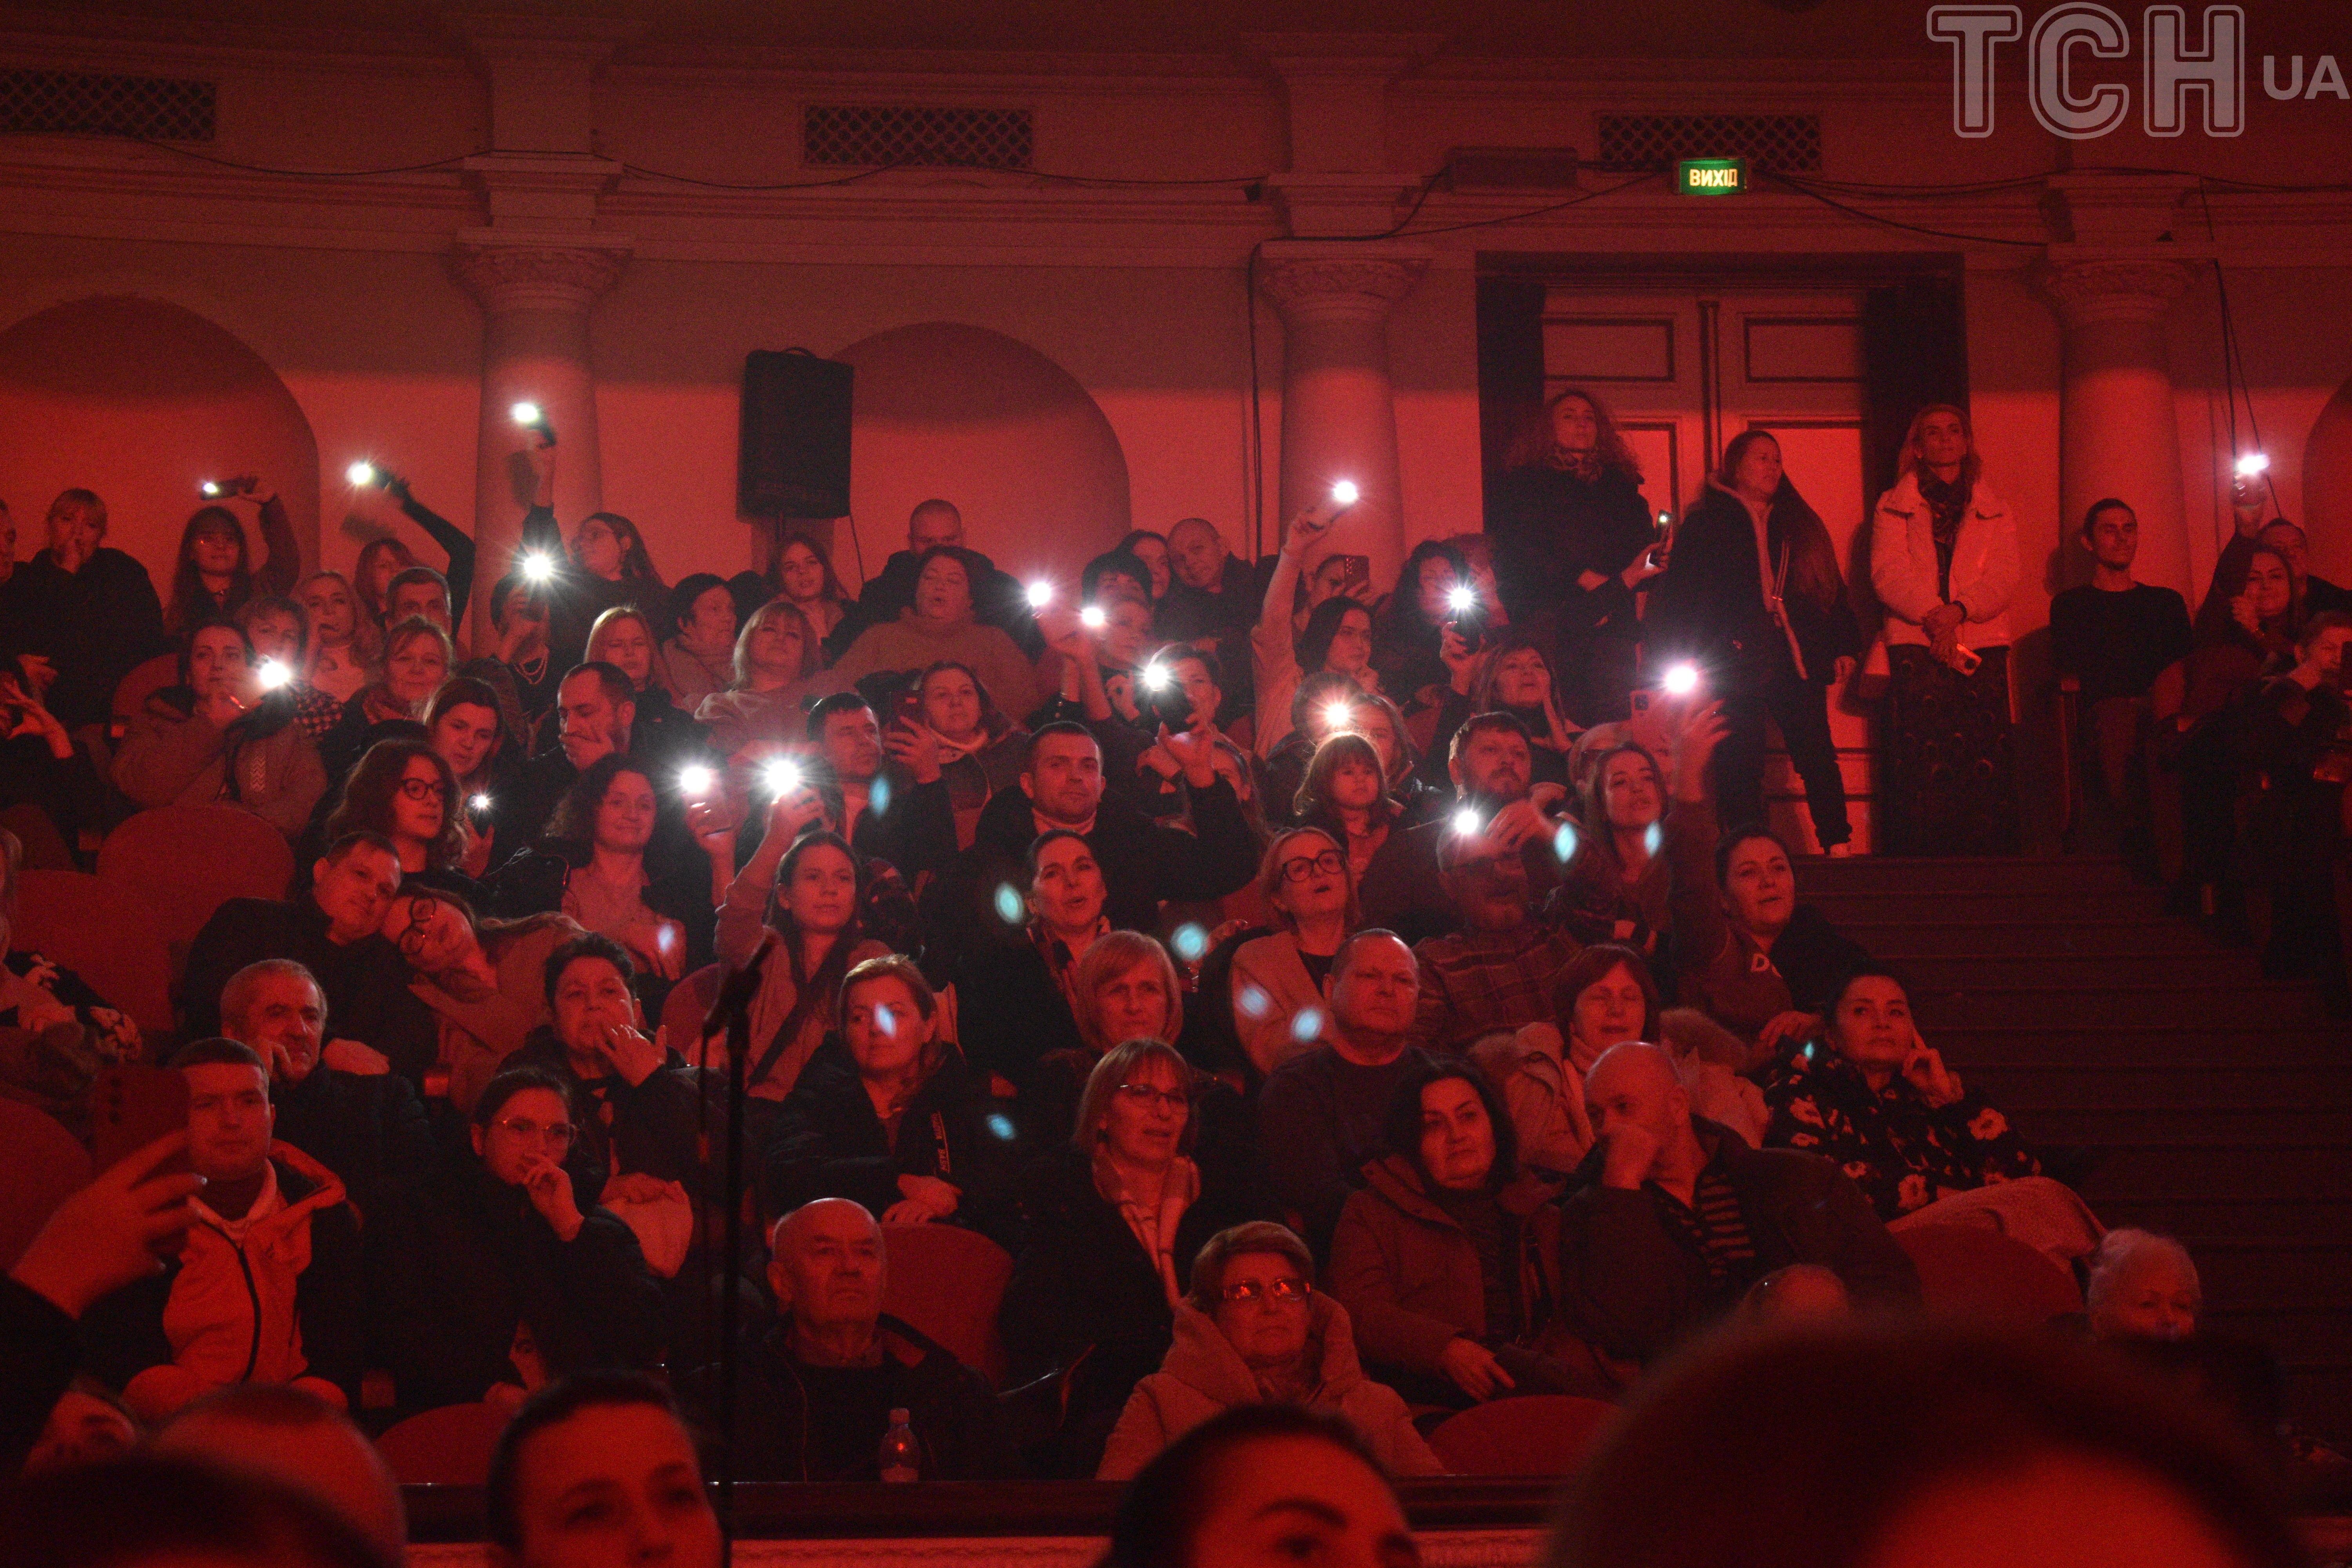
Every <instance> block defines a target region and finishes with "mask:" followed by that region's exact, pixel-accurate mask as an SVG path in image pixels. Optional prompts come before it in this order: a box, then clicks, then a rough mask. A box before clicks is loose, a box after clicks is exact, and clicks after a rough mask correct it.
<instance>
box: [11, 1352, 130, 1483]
mask: <svg viewBox="0 0 2352 1568" xmlns="http://www.w3.org/2000/svg"><path fill="white" fill-rule="evenodd" d="M143 1435H144V1428H143V1427H142V1426H140V1424H139V1418H138V1417H137V1416H135V1415H131V1411H130V1410H129V1408H128V1407H127V1406H125V1405H123V1403H122V1401H121V1400H120V1399H118V1398H116V1397H115V1395H114V1394H112V1393H110V1392H109V1391H108V1389H107V1386H106V1384H102V1383H100V1381H99V1380H98V1379H96V1378H94V1377H91V1376H89V1374H88V1373H81V1374H79V1375H77V1376H76V1377H75V1378H74V1380H73V1382H72V1384H71V1385H70V1386H68V1388H67V1389H66V1391H65V1392H64V1393H63V1394H59V1395H58V1402H57V1403H56V1404H55V1405H51V1406H49V1416H48V1420H47V1422H46V1423H44V1424H43V1426H41V1429H40V1435H39V1436H38V1437H37V1439H36V1440H35V1442H34V1444H33V1447H32V1451H31V1452H30V1453H28V1454H26V1456H25V1465H24V1468H23V1469H22V1470H21V1471H19V1470H16V1469H15V1468H11V1469H10V1470H9V1474H10V1475H11V1476H12V1477H17V1478H19V1479H31V1478H33V1477H35V1476H46V1475H47V1474H48V1473H49V1472H51V1471H52V1470H66V1469H72V1468H75V1467H77V1466H80V1465H94V1464H98V1463H100V1462H101V1461H104V1460H107V1459H112V1458H119V1457H120V1456H121V1455H124V1454H127V1453H130V1452H131V1450H132V1449H134V1448H136V1447H139V1445H140V1441H141V1439H142V1436H143ZM8 1458H9V1456H8V1455H6V1454H5V1453H0V1465H5V1463H6V1462H7V1459H8Z"/></svg>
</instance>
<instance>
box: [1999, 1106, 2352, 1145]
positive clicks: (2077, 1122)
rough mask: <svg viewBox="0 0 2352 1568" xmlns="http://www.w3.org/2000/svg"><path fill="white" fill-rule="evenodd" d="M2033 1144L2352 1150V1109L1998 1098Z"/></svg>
mask: <svg viewBox="0 0 2352 1568" xmlns="http://www.w3.org/2000/svg"><path fill="white" fill-rule="evenodd" d="M1995 1103H1996V1104H1997V1105H1999V1106H2000V1109H2001V1110H2003V1111H2004V1112H2006V1113H2007V1115H2008V1116H2009V1119H2010V1120H2011V1121H2013V1122H2015V1123H2016V1124H2017V1129H2018V1131H2021V1132H2022V1133H2023V1134H2024V1135H2025V1136H2026V1138H2027V1140H2028V1141H2029V1142H2033V1143H2037V1144H2040V1143H2066V1144H2081V1145H2084V1146H2085V1147H2090V1148H2100V1149H2107V1148H2127V1147H2131V1146H2134V1145H2136V1144H2140V1143H2145V1142H2148V1141H2149V1140H2151V1139H2159V1140H2160V1139H2169V1138H2198V1137H2211V1138H2214V1139H2217V1140H2224V1141H2231V1142H2237V1143H2240V1144H2242V1145H2243V1146H2245V1147H2247V1148H2249V1149H2255V1148H2266V1147H2274V1146H2276V1144H2278V1143H2280V1142H2285V1143H2321V1144H2325V1143H2334V1144H2335V1145H2336V1147H2338V1148H2341V1149H2347V1150H2352V1112H2347V1111H2345V1110H2340V1109H2338V1110H2292V1109H2284V1108H2281V1107H2278V1106H2263V1107H2262V1108H2260V1109H2254V1110H2249V1109H2244V1108H2242V1107H2237V1106H2217V1107H2191V1106H2150V1105H2083V1104H2080V1103H2077V1104H2074V1105H2066V1106H2052V1105H2032V1104H2026V1103H2018V1102H2012V1101H1996V1102H1995Z"/></svg>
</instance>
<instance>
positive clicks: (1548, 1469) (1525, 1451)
mask: <svg viewBox="0 0 2352 1568" xmlns="http://www.w3.org/2000/svg"><path fill="white" fill-rule="evenodd" d="M1616 1414H1617V1407H1616V1406H1615V1405H1611V1404H1609V1403H1608V1402H1607V1401H1605V1400H1600V1399H1585V1398H1581V1397H1580V1396H1578V1395H1576V1394H1528V1395H1527V1396H1526V1397H1524V1398H1520V1399H1497V1400H1494V1401H1491V1402H1490V1403H1488V1404H1485V1405H1473V1406H1472V1407H1471V1408H1470V1409H1467V1410H1465V1411H1464V1412H1462V1414H1460V1415H1449V1416H1447V1417H1446V1418H1445V1419H1444V1421H1441V1422H1440V1423H1438V1425H1437V1429H1436V1430H1435V1431H1433V1432H1432V1433H1430V1435H1429V1446H1430V1447H1432V1448H1433V1449H1434V1450H1436V1453H1437V1457H1438V1458H1440V1459H1443V1460H1444V1461H1445V1468H1447V1469H1449V1470H1452V1471H1453V1472H1454V1474H1455V1475H1458V1476H1565V1475H1569V1474H1571V1473H1573V1472H1574V1470H1575V1469H1576V1468H1577V1467H1578V1466H1579V1465H1580V1464H1582V1463H1583V1462H1584V1457H1585V1455H1586V1454H1588V1453H1590V1452H1591V1449H1592V1445H1593V1441H1594V1439H1595V1438H1597V1437H1598V1436H1600V1434H1601V1428H1602V1427H1604V1426H1607V1425H1608V1424H1609V1420H1610V1418H1611V1417H1612V1416H1613V1415H1616Z"/></svg>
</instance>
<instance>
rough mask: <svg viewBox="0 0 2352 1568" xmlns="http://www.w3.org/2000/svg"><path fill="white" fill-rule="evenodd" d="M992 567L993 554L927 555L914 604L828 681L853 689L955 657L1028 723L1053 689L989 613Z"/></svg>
mask: <svg viewBox="0 0 2352 1568" xmlns="http://www.w3.org/2000/svg"><path fill="white" fill-rule="evenodd" d="M992 570H993V568H992V567H991V566H990V565H989V563H988V558H987V557H986V556H984V555H979V554H976V553H974V552H971V551H969V550H964V549H961V548H959V547H957V546H954V545H941V546H939V547H937V548H934V549H931V550H927V551H925V552H923V553H922V555H921V557H920V558H919V561H918V562H917V563H916V567H915V582H914V594H913V597H912V598H911V599H910V600H909V601H908V604H907V605H906V607H905V608H903V609H901V610H900V611H899V612H898V614H897V615H896V616H893V617H891V618H890V619H889V620H887V621H876V622H875V623H873V624H872V625H870V626H866V628H865V629H863V630H862V631H860V632H859V633H858V634H857V635H856V637H855V638H854V639H853V640H852V641H851V642H850V643H849V644H848V645H847V646H846V647H844V648H843V650H842V653H841V657H840V658H838V659H836V660H835V662H834V666H833V668H832V669H831V670H830V671H828V672H827V673H826V677H825V679H826V683H827V684H828V685H829V686H830V687H831V688H832V689H834V690H835V691H845V690H847V689H850V688H851V687H853V686H855V685H856V684H857V682H858V681H859V680H861V679H864V678H866V676H868V675H872V674H874V673H876V672H877V671H880V670H900V671H914V670H920V669H928V668H930V667H931V666H932V665H934V664H938V663H940V661H941V660H948V661H951V662H953V663H957V664H961V665H962V666H964V667H965V668H968V669H970V670H971V671H973V673H974V674H975V675H976V676H977V677H978V679H979V680H980V682H981V684H982V685H983V686H985V687H986V688H987V689H989V691H990V692H991V693H992V694H993V695H994V696H995V698H996V700H997V703H998V705H999V706H1001V707H1002V708H1003V710H1005V711H1006V712H1007V713H1010V714H1012V715H1013V717H1014V718H1016V719H1021V718H1026V717H1027V716H1028V715H1029V713H1030V712H1031V711H1032V710H1034V709H1035V708H1036V707H1037V705H1038V704H1039V703H1040V702H1042V701H1044V700H1045V699H1046V698H1047V697H1048V696H1050V695H1051V692H1050V690H1049V689H1047V687H1046V685H1045V682H1044V681H1042V680H1041V679H1039V678H1038V674H1037V669H1036V667H1035V666H1034V664H1033V663H1031V661H1030V655H1028V654H1027V653H1024V652H1023V651H1022V648H1021V646H1020V644H1019V643H1018V642H1016V641H1015V640H1014V638H1013V637H1012V636H1010V635H1009V634H1008V633H1006V632H1005V630H1004V629H1003V627H1002V626H995V625H993V624H992V623H991V622H990V621H989V620H988V619H986V618H984V616H983V614H982V609H983V600H982V592H983V591H984V589H985V586H986V584H987V582H988V576H987V574H988V573H989V572H991V571H992ZM876 586H877V587H879V586H880V584H879V583H878V582H877V584H876ZM1023 603H1024V605H1025V604H1026V601H1025V599H1024V601H1023ZM859 608H860V609H861V610H863V608H864V605H863V603H862V602H861V604H860V605H859ZM843 624H844V626H846V625H847V624H848V623H847V622H844V623H843ZM1034 635H1035V634H1034V632H1033V633H1032V634H1031V637H1033V638H1034Z"/></svg>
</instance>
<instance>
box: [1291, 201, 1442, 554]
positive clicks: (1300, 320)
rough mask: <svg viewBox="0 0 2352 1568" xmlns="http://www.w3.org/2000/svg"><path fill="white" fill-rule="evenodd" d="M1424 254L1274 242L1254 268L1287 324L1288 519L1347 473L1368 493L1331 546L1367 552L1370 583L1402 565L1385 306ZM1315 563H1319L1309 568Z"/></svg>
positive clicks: (1416, 271)
mask: <svg viewBox="0 0 2352 1568" xmlns="http://www.w3.org/2000/svg"><path fill="white" fill-rule="evenodd" d="M1428 264H1429V263H1428V258H1427V257H1426V256H1425V255H1423V254H1422V253H1420V252H1417V251H1414V250H1412V249H1410V248H1406V247H1389V246H1358V245H1329V244H1317V243H1315V242H1313V241H1305V240H1276V241H1272V242H1269V243H1268V244H1267V245H1266V247H1265V251H1264V253H1263V259H1262V260H1261V261H1260V263H1259V268H1258V284H1259V287H1260V288H1262V289H1265V296H1266V298H1267V299H1268V300H1272V301H1273V303H1274V307H1275V309H1276V310H1277V311H1279V312H1280V313H1281V316H1282V323H1283V329H1284V331H1283V354H1282V492H1281V500H1280V505H1279V515H1278V516H1277V517H1276V518H1273V519H1269V520H1268V524H1267V528H1268V532H1267V540H1266V543H1267V545H1268V547H1269V548H1272V547H1273V546H1274V544H1275V543H1276V539H1277V538H1278V530H1279V528H1280V526H1281V520H1282V519H1285V518H1287V517H1289V516H1290V515H1291V514H1292V513H1294V512H1296V511H1297V510H1299V509H1300V508H1301V507H1303V506H1305V505H1307V503H1308V502H1309V501H1310V500H1314V499H1315V498H1316V497H1318V496H1321V495H1325V494H1328V492H1329V490H1330V488H1331V486H1332V485H1333V484H1335V483H1337V482H1338V481H1339V480H1341V479H1347V480H1350V481H1352V482H1353V483H1354V484H1355V485H1356V487H1357V488H1358V489H1359V490H1360V492H1361V499H1360V500H1358V501H1357V503H1356V506H1355V510H1353V511H1351V512H1350V513H1349V516H1348V518H1347V520H1346V521H1344V522H1343V523H1342V524H1341V525H1340V527H1339V530H1337V535H1338V537H1337V538H1336V539H1335V540H1334V541H1333V543H1332V545H1331V549H1332V550H1334V551H1337V552H1342V553H1346V554H1350V555H1364V554H1369V555H1370V557H1371V558H1372V579H1373V581H1374V582H1376V583H1384V582H1388V581H1391V580H1392V579H1393V578H1394V577H1395V575H1396V573H1397V571H1398V569H1399V568H1400V567H1402V565H1403V563H1404V555H1405V543H1404V538H1405V533H1404V508H1403V500H1402V496H1401V495H1400V493H1399V484H1398V479H1397V432H1396V406H1395V404H1394V402H1393V401H1392V399H1391V392H1390V386H1389V340H1388V319H1389V313H1390V312H1391V310H1394V309H1395V308H1396V304H1397V301H1399V300H1402V299H1403V298H1404V297H1405V296H1406V295H1407V294H1409V293H1411V292H1412V288H1413V285H1414V284H1416V283H1418V282H1419V281H1420V280H1421V275H1422V273H1423V271H1424V270H1425V269H1426V268H1427V267H1428ZM1308 564H1309V565H1312V564H1313V563H1311V562H1310V563H1308Z"/></svg>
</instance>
